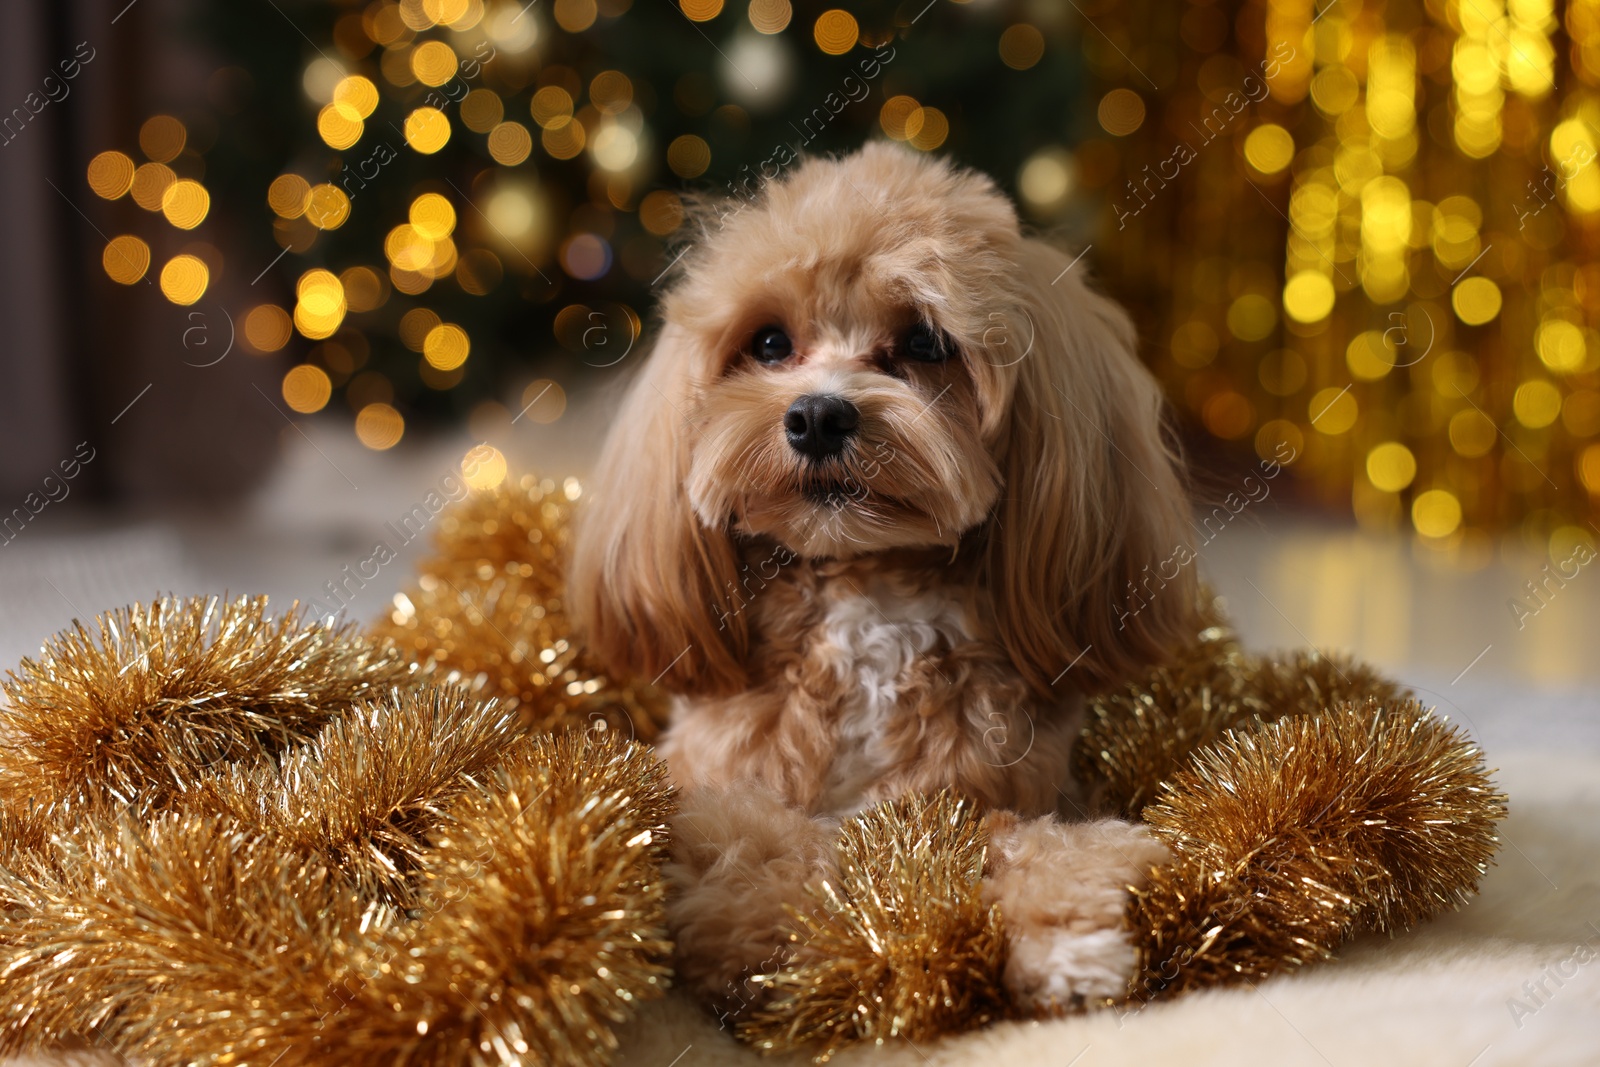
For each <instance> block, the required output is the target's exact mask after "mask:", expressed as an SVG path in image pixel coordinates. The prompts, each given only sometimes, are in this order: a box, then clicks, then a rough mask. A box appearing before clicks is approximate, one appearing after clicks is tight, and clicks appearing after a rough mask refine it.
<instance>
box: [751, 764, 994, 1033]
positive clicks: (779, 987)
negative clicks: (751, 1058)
mask: <svg viewBox="0 0 1600 1067" xmlns="http://www.w3.org/2000/svg"><path fill="white" fill-rule="evenodd" d="M987 846H988V833H987V831H986V830H985V829H984V826H983V820H982V818H981V816H980V815H979V814H978V813H977V811H976V809H975V807H974V805H973V803H972V801H970V800H967V799H965V798H961V797H957V796H954V795H953V794H950V793H948V792H944V793H939V794H937V795H935V796H932V797H922V796H910V797H906V798H905V799H903V800H900V801H896V802H894V803H885V804H880V805H879V806H877V807H876V808H873V809H871V810H870V811H868V812H865V813H864V814H862V815H859V816H857V817H856V818H854V819H852V820H850V821H849V822H848V823H846V824H845V825H844V827H843V828H842V829H841V831H840V834H839V869H840V874H839V879H838V884H837V885H834V884H833V883H831V882H823V883H822V884H820V885H818V886H816V887H808V891H809V892H810V894H811V896H812V897H813V899H814V900H815V901H816V903H817V907H815V908H814V909H812V910H809V911H802V910H799V909H797V908H793V907H791V908H790V909H789V913H790V917H791V919H792V921H793V923H794V932H793V934H792V935H791V940H792V941H793V942H794V944H795V949H794V955H793V958H792V959H791V960H790V961H789V962H787V963H785V964H784V965H783V966H782V967H780V968H778V969H776V970H775V971H773V972H772V973H769V974H760V975H755V976H754V977H753V978H752V982H753V983H754V984H755V985H757V986H758V987H760V988H763V989H765V990H766V991H767V992H768V993H770V994H772V996H771V999H770V1000H768V1001H767V1002H766V1003H765V1004H764V1005H763V1006H762V1007H760V1008H759V1009H757V1010H756V1011H755V1012H754V1013H753V1014H752V1015H751V1017H750V1018H749V1019H747V1020H745V1021H744V1022H742V1023H741V1024H740V1027H739V1031H740V1036H741V1037H744V1038H745V1039H746V1040H748V1041H751V1042H752V1043H754V1044H755V1045H757V1046H758V1047H760V1048H763V1049H767V1050H776V1049H787V1048H798V1047H806V1046H815V1047H816V1048H817V1049H818V1051H817V1059H818V1061H819V1062H821V1061H823V1060H826V1059H828V1058H829V1057H831V1056H832V1055H833V1053H834V1052H836V1051H838V1050H839V1049H840V1048H843V1047H844V1046H845V1045H848V1044H854V1043H857V1042H864V1041H870V1042H873V1043H876V1044H882V1043H883V1042H885V1041H887V1040H890V1039H893V1038H904V1039H906V1040H909V1041H921V1040H925V1039H927V1038H932V1037H938V1036H940V1035H942V1034H946V1033H950V1032H952V1031H958V1030H970V1029H973V1028H975V1027H980V1026H984V1025H987V1024H988V1023H989V1022H992V1021H994V1020H996V1019H1000V1018H1004V1017H1005V1016H1006V1014H1007V1011H1008V1009H1007V1007H1006V997H1005V991H1004V989H1003V988H1002V986H1001V984H1000V975H1001V972H1002V971H1003V970H1004V968H1005V956H1006V943H1005V934H1004V931H1003V930H1002V928H1001V924H1000V910H999V907H998V906H996V905H985V904H984V903H983V901H982V898H981V895H980V889H981V884H982V879H983V861H984V853H985V850H986V849H987Z"/></svg>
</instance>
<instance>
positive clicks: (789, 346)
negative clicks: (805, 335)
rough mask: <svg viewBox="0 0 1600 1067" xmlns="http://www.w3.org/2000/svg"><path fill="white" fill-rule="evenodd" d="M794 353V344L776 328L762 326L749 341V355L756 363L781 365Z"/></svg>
mask: <svg viewBox="0 0 1600 1067" xmlns="http://www.w3.org/2000/svg"><path fill="white" fill-rule="evenodd" d="M793 352H794V342H793V341H790V340H789V335H788V334H786V333H784V332H783V331H782V330H780V329H779V328H778V327H776V326H763V327H761V329H759V330H757V331H756V335H755V336H754V337H752V338H751V339H750V355H751V357H752V358H753V359H754V360H755V361H756V362H757V363H782V362H783V361H784V360H786V359H788V358H789V356H790V355H791V354H792V353H793Z"/></svg>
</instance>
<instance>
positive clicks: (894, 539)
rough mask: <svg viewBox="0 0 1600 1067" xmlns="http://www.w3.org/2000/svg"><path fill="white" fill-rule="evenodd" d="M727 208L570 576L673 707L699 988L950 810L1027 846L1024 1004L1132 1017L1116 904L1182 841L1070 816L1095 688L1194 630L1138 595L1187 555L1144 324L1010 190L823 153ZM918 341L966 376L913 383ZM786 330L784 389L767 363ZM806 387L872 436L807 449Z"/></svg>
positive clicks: (998, 862) (1004, 850) (598, 639)
mask: <svg viewBox="0 0 1600 1067" xmlns="http://www.w3.org/2000/svg"><path fill="white" fill-rule="evenodd" d="M719 210H720V208H719V206H718V205H715V204H703V205H701V207H700V208H699V211H698V216H697V220H696V226H697V229H696V233H697V235H698V236H697V238H696V239H695V241H694V242H693V243H692V245H691V246H690V247H689V249H688V250H687V251H686V252H685V254H684V255H683V257H682V259H681V261H680V262H681V267H680V272H679V274H678V275H677V277H676V278H675V280H674V282H673V284H672V286H671V289H670V291H669V292H668V293H667V294H666V296H665V297H664V299H663V301H662V315H663V320H664V321H663V324H662V326H661V329H660V333H659V336H658V338H657V341H656V344H655V347H654V350H653V352H652V353H651V355H650V356H649V358H648V359H647V360H646V361H645V363H644V365H643V367H642V369H641V371H640V373H639V375H638V377H637V378H636V379H635V380H634V381H633V383H632V385H631V387H630V389H629V392H628V394H627V396H626V398H625V399H624V400H623V402H622V404H621V406H620V409H619V411H618V413H617V418H616V421H615V423H614V425H613V428H612V430H611V432H610V436H609V437H608V439H607V443H606V446H605V449H604V451H603V453H602V456H601V460H600V464H599V467H598V469H597V471H596V472H595V476H594V478H593V480H592V482H591V490H590V493H589V494H588V498H587V503H586V508H585V511H584V513H583V514H582V516H581V517H580V528H579V531H578V536H577V537H576V538H575V544H576V546H577V547H576V551H575V556H574V559H573V564H572V572H571V596H572V599H573V611H574V613H575V615H576V616H577V618H578V620H579V624H580V626H581V628H582V630H583V631H584V633H585V635H586V638H587V640H588V641H589V643H590V646H591V647H592V648H594V649H595V650H596V651H597V652H599V653H600V654H601V655H603V656H604V657H606V658H607V659H608V660H609V661H610V662H611V663H612V664H613V665H614V666H616V667H618V668H625V669H628V670H631V671H633V672H635V673H638V674H642V675H643V676H645V677H654V678H656V679H657V680H658V681H660V682H661V683H662V684H664V685H667V686H668V687H670V688H671V689H673V690H674V691H675V692H676V693H677V694H678V696H677V698H676V707H675V711H674V718H673V723H672V725H671V727H670V728H669V730H668V731H667V733H666V735H665V737H664V738H663V740H662V743H661V746H660V750H661V753H662V755H663V756H664V757H665V758H666V760H667V762H668V765H669V767H670V769H671V773H672V775H673V777H674V779H675V780H676V781H677V782H678V783H679V784H680V785H681V786H683V787H684V789H685V790H686V797H685V812H686V815H685V818H684V821H683V825H682V826H681V827H680V835H679V845H678V853H677V856H678V862H677V863H676V865H675V867H674V878H675V880H676V881H677V884H678V886H679V898H678V902H677V904H676V905H675V908H676V911H675V912H674V915H675V922H676V923H677V928H678V936H679V952H680V956H681V973H682V974H683V975H684V976H685V977H686V978H687V979H688V980H689V981H690V982H691V983H692V984H694V985H695V986H696V987H697V988H700V989H701V990H702V991H704V992H705V993H706V994H707V995H708V996H710V997H712V998H714V999H715V998H719V997H722V998H725V996H726V992H727V989H728V987H729V983H730V982H732V983H734V984H737V981H738V976H739V975H740V974H742V973H747V972H748V970H749V969H750V968H752V967H757V966H760V965H762V963H761V961H762V959H763V957H764V955H770V952H771V950H772V948H773V947H774V946H775V945H777V944H778V943H779V941H778V940H777V938H778V937H779V934H778V932H777V931H779V930H780V929H781V927H782V924H783V914H782V908H781V902H782V901H784V900H789V901H790V902H794V901H796V900H798V899H799V897H798V896H797V894H798V892H799V887H800V886H801V885H803V883H804V882H805V881H806V879H808V878H815V877H818V876H819V872H822V871H825V870H826V869H827V866H828V863H829V862H830V861H829V860H828V858H827V848H826V839H827V836H828V835H830V834H831V832H832V828H833V827H834V826H836V825H837V820H838V819H839V818H842V817H846V816H848V815H850V814H851V813H853V812H856V811H859V810H861V809H862V808H863V807H865V806H867V805H870V804H872V803H874V802H876V801H879V800H885V799H891V798H893V797H896V796H900V795H902V794H905V793H907V792H912V791H934V790H938V789H943V788H952V789H955V790H958V791H960V792H963V793H966V794H968V795H970V796H973V797H975V798H977V799H978V800H980V801H982V802H984V803H985V804H987V805H989V806H991V807H993V808H994V809H996V811H997V812H999V813H1016V814H1017V815H1021V816H1027V817H1029V818H1031V819H1033V820H1034V821H1032V822H1016V821H1015V819H1014V818H1013V821H1012V822H1010V823H1005V824H1004V826H1003V827H1002V829H1001V830H999V831H997V833H996V838H995V841H996V845H995V851H994V861H993V863H994V869H993V872H992V875H993V878H992V881H991V889H992V891H993V892H994V893H995V894H996V899H998V900H999V901H1000V903H1001V907H1002V911H1003V913H1004V915H1005V918H1006V922H1007V929H1008V936H1009V937H1010V939H1011V941H1012V945H1013V952H1014V959H1015V960H1017V961H1022V962H1018V963H1016V964H1015V966H1014V970H1015V971H1016V974H1015V975H1008V981H1011V982H1012V985H1013V991H1014V992H1015V993H1016V994H1017V995H1018V997H1019V998H1020V999H1022V1000H1023V1001H1025V1002H1026V1003H1029V1004H1033V1005H1036V1006H1039V1007H1041V1008H1042V1007H1046V1006H1051V1005H1054V1006H1059V1005H1061V1004H1070V1003H1074V1002H1076V1001H1077V1000H1080V999H1081V998H1083V997H1085V996H1094V995H1110V994H1115V993H1117V992H1120V984H1119V983H1120V982H1122V981H1125V979H1126V977H1127V972H1128V971H1129V970H1131V966H1132V954H1131V950H1129V949H1128V948H1127V945H1126V941H1125V938H1124V936H1123V934H1122V933H1121V925H1120V923H1121V918H1120V905H1121V900H1122V890H1123V887H1125V886H1126V885H1127V884H1129V883H1131V882H1135V881H1137V880H1138V879H1140V878H1141V877H1142V876H1143V874H1144V872H1145V871H1146V870H1147V869H1148V866H1149V865H1150V864H1151V863H1152V862H1154V861H1155V860H1156V859H1159V855H1158V852H1159V848H1158V846H1156V845H1154V844H1153V843H1152V842H1150V841H1149V840H1148V839H1145V838H1143V837H1142V836H1141V834H1142V831H1138V830H1136V829H1134V828H1132V827H1128V826H1124V825H1117V826H1111V825H1108V824H1094V825H1093V827H1092V828H1091V829H1082V828H1074V827H1070V826H1066V825H1062V824H1061V823H1059V822H1057V821H1054V820H1055V819H1056V816H1057V812H1058V809H1059V808H1062V807H1063V806H1066V807H1067V808H1068V809H1069V810H1071V809H1072V807H1073V806H1074V805H1072V804H1069V800H1070V798H1072V797H1074V796H1075V795H1076V794H1075V791H1074V786H1073V785H1072V783H1071V781H1070V776H1069V771H1068V755H1069V752H1070V748H1071V743H1072V739H1073V738H1074V737H1075V736H1076V735H1077V732H1078V728H1079V726H1080V716H1081V709H1082V697H1083V695H1084V694H1085V693H1086V692H1090V691H1093V690H1094V689H1097V688H1099V687H1101V686H1104V685H1106V684H1108V683H1110V682H1113V681H1115V680H1118V679H1121V678H1123V677H1125V676H1127V675H1128V674H1129V673H1130V672H1131V671H1133V670H1135V669H1137V668H1139V667H1142V666H1144V665H1147V664H1149V663H1150V662H1152V661H1155V660H1157V659H1159V658H1160V657H1161V656H1162V655H1163V653H1164V652H1165V650H1167V649H1170V648H1172V647H1174V646H1175V645H1176V644H1177V642H1178V640H1179V638H1180V637H1181V635H1183V634H1184V633H1185V632H1186V630H1187V628H1188V627H1189V625H1190V622H1191V618H1190V615H1191V612H1192V605H1193V604H1194V602H1195V598H1194V595H1193V587H1192V573H1190V572H1187V571H1180V573H1179V574H1178V575H1177V577H1176V578H1168V577H1166V576H1165V575H1163V576H1162V582H1161V583H1160V584H1162V585H1164V588H1161V589H1160V590H1159V592H1157V593H1156V594H1155V595H1154V596H1150V597H1149V599H1148V602H1146V600H1145V599H1144V597H1145V593H1146V592H1147V591H1148V590H1149V588H1150V583H1149V581H1148V578H1147V572H1148V571H1149V569H1150V567H1151V566H1153V565H1155V563H1156V562H1157V561H1159V560H1163V559H1168V558H1170V557H1172V555H1173V553H1174V550H1175V549H1176V548H1178V547H1180V546H1186V545H1188V544H1189V541H1190V537H1189V532H1188V531H1189V527H1188V522H1187V515H1188V512H1187V504H1186V502H1185V497H1184V493H1183V490H1182V486H1181V482H1180V478H1179V474H1178V464H1177V461H1176V458H1175V456H1174V455H1173V453H1172V451H1171V450H1170V448H1169V447H1168V445H1167V443H1166V441H1165V439H1164V437H1163V433H1162V425H1161V410H1162V407H1161V398H1160V393H1159V390H1158V388H1157V386H1156V384H1155V382H1154V381H1153V379H1152V378H1151V377H1150V375H1149V374H1148V373H1147V372H1146V371H1145V370H1144V369H1143V367H1142V366H1141V365H1140V364H1139V362H1138V360H1137V359H1136V357H1135V355H1134V331H1133V328H1132V325H1131V324H1130V322H1129V321H1128V318H1127V316H1126V315H1125V314H1124V313H1123V312H1122V311H1121V310H1119V309H1118V308H1117V307H1116V306H1115V305H1114V304H1112V303H1111V302H1110V301H1108V300H1107V299H1105V298H1104V297H1102V296H1100V295H1098V294H1097V293H1095V292H1094V291H1093V290H1092V289H1090V288H1089V287H1088V285H1087V284H1086V283H1085V274H1086V269H1085V268H1082V267H1074V263H1075V261H1074V260H1072V259H1071V258H1069V257H1068V255H1067V254H1066V253H1064V252H1062V251H1060V250H1058V249H1056V248H1054V247H1052V246H1050V245H1048V244H1046V243H1045V242H1043V241H1040V240H1036V239H1032V238H1029V237H1027V236H1025V235H1024V234H1023V232H1022V229H1021V227H1020V225H1019V223H1018V220H1017V217H1016V213H1015V211H1014V210H1013V208H1012V207H1011V205H1010V203H1009V202H1008V201H1007V200H1006V199H1005V198H1004V197H1003V196H1002V195H1001V194H1000V193H999V192H998V190H996V188H995V187H994V185H993V183H992V182H990V181H989V180H988V179H987V178H985V177H983V176H981V175H978V174H976V173H973V172H971V171H966V170H961V169H958V168H956V167H953V166H951V165H949V164H948V163H945V162H942V161H939V160H935V159H931V158H928V157H925V156H919V155H916V154H914V153H911V152H910V151H908V150H905V149H901V148H897V147H894V146H889V145H884V144H872V145H868V146H866V147H865V148H863V149H861V150H860V151H858V152H856V153H854V154H852V155H849V156H846V157H844V158H841V159H836V160H830V159H816V160H810V161H807V162H806V163H804V164H803V165H801V166H800V167H799V168H798V169H796V170H795V172H794V173H793V174H792V175H790V176H789V177H788V178H786V179H784V180H782V181H779V182H774V183H772V184H771V185H769V186H768V187H767V189H766V190H765V192H764V193H763V195H762V197H761V199H760V200H759V201H757V202H756V203H755V204H754V205H752V206H749V207H746V208H741V209H739V210H736V211H732V210H730V211H727V212H724V213H721V214H719ZM918 323H921V324H925V325H926V326H928V327H931V328H934V329H936V330H938V331H940V332H941V333H942V334H943V335H944V336H945V337H947V338H948V339H949V341H950V345H951V349H952V350H953V352H954V358H951V359H949V360H947V361H944V362H916V361H913V360H909V359H907V358H906V352H905V349H904V344H905V342H904V340H903V339H904V338H905V336H906V334H907V331H908V330H909V329H910V328H911V327H913V326H914V325H916V324H918ZM768 325H778V326H781V327H782V328H783V329H784V330H785V331H786V332H787V334H788V335H789V336H790V337H791V338H792V341H793V346H794V352H793V355H792V356H791V357H789V358H788V359H786V360H783V361H782V362H780V363H760V362H757V361H756V360H754V359H753V358H752V357H751V356H750V355H749V348H750V342H751V338H752V336H753V334H755V332H756V331H757V330H759V329H761V328H762V327H764V326H768ZM817 393H828V394H832V395H835V396H840V397H844V398H846V399H848V400H849V401H850V402H851V403H852V404H853V405H854V406H855V408H856V409H857V411H858V412H859V427H858V428H857V432H856V433H855V435H854V436H853V437H852V438H851V439H850V440H849V442H848V444H847V446H846V447H845V449H844V450H843V451H842V452H841V453H839V454H837V455H834V456H830V457H828V458H826V459H824V460H821V461H817V460H811V459H807V458H806V457H804V456H802V455H800V454H799V453H797V452H796V451H795V450H794V449H793V448H791V447H790V445H789V444H788V442H787V440H786V438H785V435H784V429H783V421H784V413H785V411H786V410H787V409H788V408H789V406H790V404H791V403H793V402H794V401H795V400H796V399H797V398H799V397H801V396H805V395H807V394H817ZM1142 578H1143V579H1144V581H1143V584H1142V586H1141V585H1140V584H1139V583H1140V582H1141V579H1142ZM1135 589H1138V590H1141V591H1140V593H1139V595H1138V596H1137V597H1132V596H1130V591H1132V590H1135ZM1130 603H1137V604H1138V605H1139V608H1138V610H1136V611H1135V610H1129V609H1128V605H1129V604H1130ZM997 817H998V816H997ZM1039 820H1043V821H1039ZM996 825H997V826H999V825H1000V824H996ZM819 835H820V836H819ZM1106 842H1110V843H1111V847H1104V845H1105V843H1106ZM819 850H820V851H819Z"/></svg>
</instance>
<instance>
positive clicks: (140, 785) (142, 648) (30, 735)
mask: <svg viewBox="0 0 1600 1067" xmlns="http://www.w3.org/2000/svg"><path fill="white" fill-rule="evenodd" d="M410 674H411V669H410V668H409V667H408V666H407V665H406V664H405V662H404V660H403V658H402V657H401V656H400V655H399V654H398V653H397V652H395V651H394V650H391V649H388V648H385V647H383V646H382V645H380V644H375V643H373V642H372V641H371V640H369V639H367V638H364V637H362V636H360V635H359V634H358V633H357V632H356V628H355V627H354V626H343V627H336V626H333V625H331V624H328V623H324V622H319V621H316V620H314V619H310V618H308V617H306V615H305V614H304V613H303V612H302V611H300V610H299V609H298V607H292V608H291V609H290V610H289V611H288V612H286V613H285V614H283V615H281V616H278V617H276V618H274V617H272V616H270V615H269V614H268V612H267V600H266V598H265V597H255V598H245V597H241V598H239V599H237V600H233V601H228V602H224V601H222V600H221V599H219V598H217V597H194V598H189V599H178V598H163V599H159V600H156V601H153V602H152V603H150V604H147V605H143V604H141V605H134V606H132V607H127V608H122V609H119V610H117V611H112V612H107V613H106V614H103V615H101V616H99V617H98V618H97V619H96V620H95V621H94V624H93V627H92V629H91V628H90V627H85V626H84V625H83V624H82V623H78V622H74V623H73V626H72V628H71V629H69V630H65V631H63V632H62V633H59V634H57V635H56V636H55V637H53V638H51V639H50V641H49V642H47V643H46V644H45V646H44V649H43V651H42V652H41V654H40V656H39V658H38V659H37V660H33V659H24V660H23V661H22V664H21V666H20V667H18V669H17V670H16V671H14V672H7V678H6V680H5V681H4V682H0V690H3V691H4V693H5V698H6V699H5V701H4V702H3V703H0V736H4V737H5V738H6V740H7V744H6V746H5V747H4V749H0V792H4V793H6V794H7V795H9V796H13V797H30V798H33V799H34V800H35V801H36V802H37V803H40V804H44V805H49V804H52V803H55V802H57V801H61V800H72V799H75V798H87V797H88V796H89V795H90V794H99V795H104V796H107V797H109V798H112V799H115V800H117V801H120V802H121V803H124V804H128V803H134V802H138V803H141V804H145V805H159V804H160V803H163V802H164V801H165V799H166V798H167V797H169V796H170V795H171V794H172V793H173V792H175V791H178V790H181V789H182V788H184V787H185V785H187V784H189V782H190V781H192V780H193V778H194V777H196V776H198V775H199V774H200V773H201V772H202V771H203V770H204V769H206V768H208V767H212V766H216V765H218V764H221V763H226V762H230V761H236V760H245V759H252V758H256V757H258V756H260V755H262V754H270V753H273V752H277V751H280V750H282V749H283V748H285V747H287V746H289V745H291V744H293V743H294V742H296V741H299V740H302V739H303V738H305V737H307V736H309V735H310V734H312V733H314V732H315V731H316V730H317V729H318V728H320V727H321V726H322V725H323V723H325V722H327V721H328V719H329V718H330V717H331V716H333V715H334V714H336V713H337V712H338V711H339V710H340V709H342V708H346V707H349V706H350V705H351V704H352V703H353V702H355V701H356V700H358V699H360V698H362V697H365V696H368V695H371V694H373V693H376V692H381V691H383V690H384V689H387V688H388V687H390V686H393V685H398V684H404V683H406V681H407V679H408V678H409V676H410Z"/></svg>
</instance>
